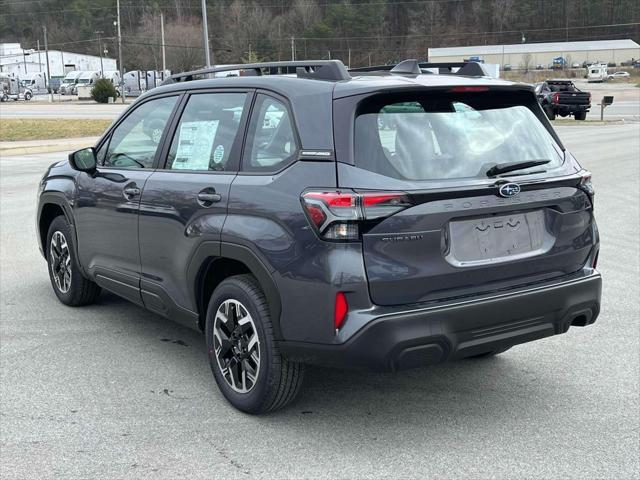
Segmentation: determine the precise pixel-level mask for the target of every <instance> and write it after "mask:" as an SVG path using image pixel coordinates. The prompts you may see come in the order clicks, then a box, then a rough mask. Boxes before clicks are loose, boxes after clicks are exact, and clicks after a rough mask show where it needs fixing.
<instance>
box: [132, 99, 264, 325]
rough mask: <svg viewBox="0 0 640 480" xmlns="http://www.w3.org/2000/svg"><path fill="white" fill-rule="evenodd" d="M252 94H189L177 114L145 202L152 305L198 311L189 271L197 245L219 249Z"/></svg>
mask: <svg viewBox="0 0 640 480" xmlns="http://www.w3.org/2000/svg"><path fill="white" fill-rule="evenodd" d="M251 97H252V92H250V91H246V90H228V91H225V90H215V91H204V92H197V93H191V94H190V95H188V96H186V97H185V99H184V101H183V110H182V113H181V114H180V115H177V116H176V118H175V120H174V125H173V126H172V131H173V137H172V139H171V140H169V141H167V142H166V148H165V152H164V153H163V158H164V161H163V167H164V168H160V169H158V170H157V171H155V172H154V173H153V175H151V177H150V178H149V179H148V180H147V182H146V185H145V188H144V192H143V194H142V200H141V206H140V256H141V262H142V281H141V289H142V297H143V299H144V302H145V306H146V307H147V308H150V309H151V310H155V311H157V312H158V313H161V314H165V315H166V314H168V313H170V312H171V310H172V309H173V308H175V307H176V306H177V307H178V308H179V309H186V310H191V311H195V305H193V301H192V294H193V292H194V290H195V285H191V284H190V281H189V280H188V278H189V275H188V272H187V270H188V267H189V263H190V260H191V258H192V256H193V253H194V252H195V251H196V249H197V248H198V247H199V246H200V245H202V244H203V243H208V244H209V246H213V248H219V244H220V234H221V231H222V226H223V223H224V221H225V218H226V215H227V203H228V201H229V187H230V185H231V182H232V180H233V178H234V177H235V176H236V175H237V172H238V165H239V163H240V154H241V150H242V137H243V133H244V125H245V123H246V117H247V114H248V109H249V105H250V101H251Z"/></svg>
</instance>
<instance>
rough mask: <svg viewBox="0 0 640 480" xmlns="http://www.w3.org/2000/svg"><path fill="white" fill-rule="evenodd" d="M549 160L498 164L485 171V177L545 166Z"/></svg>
mask: <svg viewBox="0 0 640 480" xmlns="http://www.w3.org/2000/svg"><path fill="white" fill-rule="evenodd" d="M550 161H551V160H527V161H526V162H508V163H498V164H497V165H494V166H493V167H491V168H490V169H489V170H487V177H495V176H496V175H500V174H502V173H508V172H515V171H516V170H524V169H525V168H530V167H537V166H539V165H546V164H547V163H549V162H550Z"/></svg>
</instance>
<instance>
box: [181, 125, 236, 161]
mask: <svg viewBox="0 0 640 480" xmlns="http://www.w3.org/2000/svg"><path fill="white" fill-rule="evenodd" d="M217 129H218V120H211V121H209V120H207V121H197V122H184V123H183V124H182V125H181V126H180V133H179V137H178V149H177V151H176V157H175V160H174V161H173V165H172V167H171V168H174V169H185V170H209V162H210V160H211V149H212V147H213V140H214V138H215V136H216V130H217ZM223 155H224V148H223ZM214 158H215V153H214Z"/></svg>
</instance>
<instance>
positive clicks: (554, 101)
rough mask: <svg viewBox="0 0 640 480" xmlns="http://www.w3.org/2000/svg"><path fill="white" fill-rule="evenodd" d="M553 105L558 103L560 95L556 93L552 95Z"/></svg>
mask: <svg viewBox="0 0 640 480" xmlns="http://www.w3.org/2000/svg"><path fill="white" fill-rule="evenodd" d="M551 101H552V102H553V103H560V93H559V92H556V93H554V94H553V99H552V100H551Z"/></svg>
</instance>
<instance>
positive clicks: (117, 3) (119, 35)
mask: <svg viewBox="0 0 640 480" xmlns="http://www.w3.org/2000/svg"><path fill="white" fill-rule="evenodd" d="M116 9H117V13H118V66H119V67H120V99H121V100H122V103H124V70H123V68H122V30H121V29H120V0H116Z"/></svg>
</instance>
